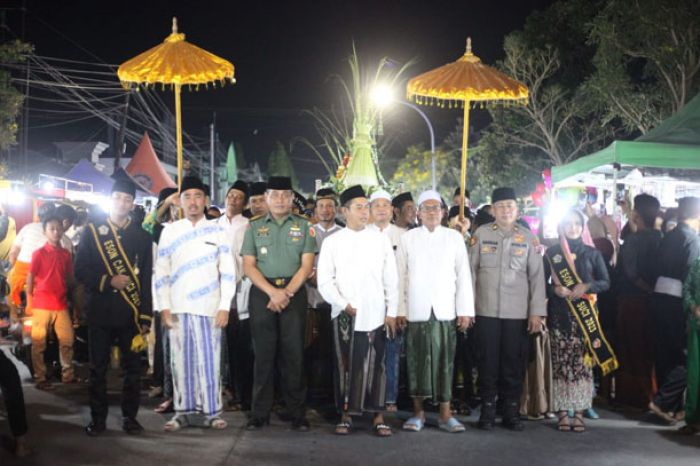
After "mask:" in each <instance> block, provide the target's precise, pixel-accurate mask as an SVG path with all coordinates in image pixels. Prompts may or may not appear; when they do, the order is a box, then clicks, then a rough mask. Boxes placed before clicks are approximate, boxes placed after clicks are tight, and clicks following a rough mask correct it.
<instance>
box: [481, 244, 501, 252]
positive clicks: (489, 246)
mask: <svg viewBox="0 0 700 466" xmlns="http://www.w3.org/2000/svg"><path fill="white" fill-rule="evenodd" d="M497 252H498V246H494V245H492V244H482V245H481V254H496V253H497Z"/></svg>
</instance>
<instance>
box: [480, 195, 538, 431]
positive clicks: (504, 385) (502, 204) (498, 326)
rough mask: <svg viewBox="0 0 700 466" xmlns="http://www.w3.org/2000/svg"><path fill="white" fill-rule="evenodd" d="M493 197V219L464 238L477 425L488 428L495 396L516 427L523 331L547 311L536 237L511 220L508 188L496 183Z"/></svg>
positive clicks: (514, 213)
mask: <svg viewBox="0 0 700 466" xmlns="http://www.w3.org/2000/svg"><path fill="white" fill-rule="evenodd" d="M492 203H493V212H494V216H495V218H496V220H495V221H494V222H492V223H487V224H486V225H483V226H481V227H480V228H479V229H477V230H476V232H475V233H474V236H472V238H471V240H470V243H469V244H470V248H469V256H470V262H471V267H472V281H473V282H474V292H475V295H476V326H475V333H476V340H477V348H478V353H479V355H480V358H479V359H480V360H479V363H478V364H479V392H480V395H481V398H482V400H483V401H482V405H481V417H480V418H479V423H478V426H479V428H481V429H485V430H491V429H493V427H494V425H495V420H496V397H497V396H498V398H499V402H501V403H503V425H504V427H506V428H508V429H511V430H517V431H519V430H522V429H523V424H522V422H521V421H520V414H519V411H520V408H519V401H520V395H521V392H522V384H523V376H524V368H525V359H524V356H525V354H526V353H527V345H528V337H527V334H528V332H530V333H536V332H540V331H541V330H542V328H543V325H544V318H545V317H546V315H547V308H546V305H545V281H544V266H543V262H542V256H540V255H539V254H538V252H537V247H538V246H539V243H538V240H537V237H536V236H535V235H533V234H532V233H531V232H530V231H529V230H527V229H525V228H522V227H520V226H518V225H517V224H516V221H517V219H518V204H517V202H516V198H515V192H514V191H513V189H511V188H497V189H495V190H494V191H493V195H492Z"/></svg>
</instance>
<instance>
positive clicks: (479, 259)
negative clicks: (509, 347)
mask: <svg viewBox="0 0 700 466" xmlns="http://www.w3.org/2000/svg"><path fill="white" fill-rule="evenodd" d="M538 245H539V242H538V240H537V237H536V236H535V235H533V234H532V233H531V232H530V231H529V230H527V229H526V228H522V227H519V226H517V225H515V226H514V227H513V229H512V230H510V231H507V230H503V229H501V228H499V227H498V225H497V224H496V223H495V222H492V223H487V224H486V225H483V226H481V227H479V229H478V230H476V232H475V233H474V236H472V238H471V240H470V248H469V259H470V263H471V268H472V280H473V282H474V293H475V295H476V315H477V316H483V317H498V318H501V319H527V318H528V317H529V316H546V315H547V307H546V303H545V296H546V293H545V280H544V265H543V262H542V256H540V254H539V253H538V251H537V246H538Z"/></svg>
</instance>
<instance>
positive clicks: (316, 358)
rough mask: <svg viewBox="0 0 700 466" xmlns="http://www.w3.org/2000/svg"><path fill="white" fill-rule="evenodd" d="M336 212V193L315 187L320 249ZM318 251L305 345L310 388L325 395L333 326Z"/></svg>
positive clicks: (309, 291)
mask: <svg viewBox="0 0 700 466" xmlns="http://www.w3.org/2000/svg"><path fill="white" fill-rule="evenodd" d="M337 213H338V195H337V194H336V192H335V191H333V189H331V188H322V189H319V190H318V191H316V207H315V208H314V217H315V218H316V219H317V220H318V222H317V223H316V224H314V229H315V230H316V246H317V247H318V250H319V251H320V250H321V246H322V245H323V241H324V240H325V239H326V238H327V237H328V236H330V235H332V234H334V233H337V232H339V231H340V230H342V228H343V227H341V226H340V225H338V223H336V221H335V218H336V215H337ZM317 268H318V255H317V256H316V260H315V263H314V272H313V273H312V275H311V276H310V277H309V280H308V281H307V282H306V294H307V296H308V298H309V307H310V308H311V309H313V314H311V315H312V316H313V324H314V330H318V332H317V334H316V335H317V336H316V338H315V339H314V340H313V341H312V343H311V345H309V347H308V348H307V355H308V364H307V367H308V372H309V374H310V377H309V379H310V380H309V382H310V384H309V385H310V387H311V389H312V390H314V389H316V390H318V391H319V392H321V393H323V394H324V395H327V394H330V393H333V356H332V353H333V329H332V327H331V305H330V304H328V303H327V302H326V301H325V300H324V299H323V296H321V293H319V291H318V282H317V280H316V278H317V275H316V270H317Z"/></svg>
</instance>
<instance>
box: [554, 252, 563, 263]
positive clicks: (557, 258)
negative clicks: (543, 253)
mask: <svg viewBox="0 0 700 466" xmlns="http://www.w3.org/2000/svg"><path fill="white" fill-rule="evenodd" d="M561 259H562V257H561V254H557V255H556V256H554V257H552V262H554V263H555V264H560V263H561Z"/></svg>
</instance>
